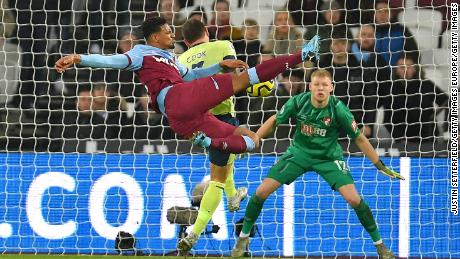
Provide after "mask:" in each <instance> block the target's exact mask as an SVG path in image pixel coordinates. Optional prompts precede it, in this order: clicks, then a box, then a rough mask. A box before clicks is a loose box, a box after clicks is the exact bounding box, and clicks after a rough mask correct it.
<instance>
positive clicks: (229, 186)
mask: <svg viewBox="0 0 460 259" xmlns="http://www.w3.org/2000/svg"><path fill="white" fill-rule="evenodd" d="M227 167H228V168H227V169H228V174H227V180H225V188H224V191H225V196H227V198H229V197H233V196H235V194H236V188H235V180H233V163H231V164H228V165H227Z"/></svg>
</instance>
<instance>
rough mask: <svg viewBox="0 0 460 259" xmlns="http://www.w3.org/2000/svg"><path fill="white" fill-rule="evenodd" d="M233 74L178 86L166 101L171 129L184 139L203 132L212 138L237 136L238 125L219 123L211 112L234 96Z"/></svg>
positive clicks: (171, 90)
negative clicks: (235, 132)
mask: <svg viewBox="0 0 460 259" xmlns="http://www.w3.org/2000/svg"><path fill="white" fill-rule="evenodd" d="M233 94H234V93H233V85H232V75H231V74H230V73H227V74H221V75H214V76H211V77H205V78H200V79H197V80H193V81H190V82H185V83H181V84H176V85H174V86H173V87H172V88H171V89H170V90H169V92H168V93H167V94H166V98H165V112H166V115H167V116H168V121H169V125H170V126H171V129H172V130H173V131H174V132H176V133H177V134H178V135H179V136H181V137H183V138H190V137H191V136H192V135H193V133H194V132H196V131H203V132H204V133H206V135H207V136H209V137H211V138H222V137H226V136H229V135H231V134H233V132H234V131H235V129H236V126H233V125H230V124H228V123H225V122H223V121H220V120H218V119H217V118H216V117H215V116H214V115H211V114H210V113H209V110H210V109H211V108H213V107H215V106H216V105H218V104H219V103H221V102H223V101H224V100H226V99H227V98H229V97H230V96H233Z"/></svg>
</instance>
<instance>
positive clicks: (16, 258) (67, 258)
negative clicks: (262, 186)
mask: <svg viewBox="0 0 460 259" xmlns="http://www.w3.org/2000/svg"><path fill="white" fill-rule="evenodd" d="M0 258H1V259H124V258H126V259H131V258H136V259H142V258H158V259H160V258H161V259H183V258H184V257H183V256H149V257H146V256H119V255H41V254H38V255H28V254H0ZM192 258H193V259H217V258H220V259H222V257H192V256H187V259H192Z"/></svg>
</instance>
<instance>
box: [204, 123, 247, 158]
mask: <svg viewBox="0 0 460 259" xmlns="http://www.w3.org/2000/svg"><path fill="white" fill-rule="evenodd" d="M215 116H216V118H217V119H219V120H220V121H223V122H225V123H228V124H230V125H233V126H237V127H238V126H239V125H240V122H239V121H238V119H237V118H234V117H232V116H231V115H230V114H229V115H215ZM234 160H235V155H234V154H230V153H224V152H222V151H220V150H218V149H216V148H213V147H211V148H209V161H211V163H213V164H215V165H217V166H226V165H227V164H231V163H233V161H234Z"/></svg>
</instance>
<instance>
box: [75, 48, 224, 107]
mask: <svg viewBox="0 0 460 259" xmlns="http://www.w3.org/2000/svg"><path fill="white" fill-rule="evenodd" d="M80 64H81V65H84V66H91V67H101V68H117V69H127V70H131V71H134V72H135V73H136V74H137V75H138V77H139V79H140V81H141V82H142V83H143V84H144V85H145V86H146V87H147V90H148V92H149V94H150V97H151V103H152V104H153V108H155V109H156V110H157V111H159V107H158V104H157V96H158V94H159V93H160V91H161V90H162V89H164V88H166V87H168V86H170V85H174V84H179V83H183V82H184V81H192V80H194V79H198V78H202V77H207V76H211V75H214V74H216V73H219V72H220V70H221V67H220V65H219V64H216V65H213V66H210V67H207V68H199V69H188V68H187V67H185V66H184V65H182V64H180V63H179V62H178V59H177V57H176V55H174V54H173V53H171V52H169V51H166V50H162V49H159V48H156V47H153V46H150V45H142V44H139V45H136V46H135V47H134V48H133V49H131V50H130V51H128V52H126V53H124V54H117V55H112V56H103V55H94V54H93V55H82V56H81V62H80Z"/></svg>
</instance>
